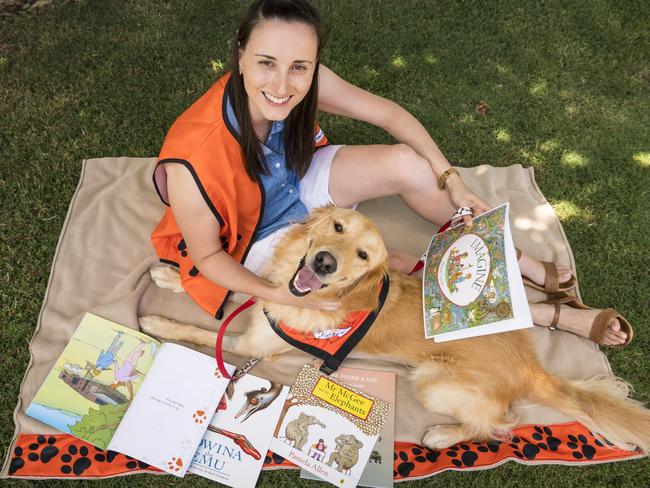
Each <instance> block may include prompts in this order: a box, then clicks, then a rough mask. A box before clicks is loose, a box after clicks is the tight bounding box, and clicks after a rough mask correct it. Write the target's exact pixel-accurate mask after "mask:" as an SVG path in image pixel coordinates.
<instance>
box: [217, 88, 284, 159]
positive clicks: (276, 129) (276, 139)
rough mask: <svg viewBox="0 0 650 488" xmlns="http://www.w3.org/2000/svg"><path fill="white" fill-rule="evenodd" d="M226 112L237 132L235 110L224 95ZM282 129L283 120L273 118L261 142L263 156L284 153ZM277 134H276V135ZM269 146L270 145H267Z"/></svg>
mask: <svg viewBox="0 0 650 488" xmlns="http://www.w3.org/2000/svg"><path fill="white" fill-rule="evenodd" d="M226 103H227V105H226V114H227V117H228V122H230V125H231V126H232V127H233V128H234V129H235V132H237V134H239V122H238V121H237V117H236V116H235V111H234V110H233V108H232V103H230V97H226ZM283 129H284V120H274V121H273V123H272V124H271V130H270V131H269V135H268V136H267V138H266V142H265V143H264V144H262V152H263V153H264V155H265V156H268V155H269V154H271V153H273V152H276V153H277V152H280V153H282V154H284V144H283V142H284V141H283V140H282V134H281V132H282V130H283ZM276 134H277V135H276ZM269 146H271V147H269Z"/></svg>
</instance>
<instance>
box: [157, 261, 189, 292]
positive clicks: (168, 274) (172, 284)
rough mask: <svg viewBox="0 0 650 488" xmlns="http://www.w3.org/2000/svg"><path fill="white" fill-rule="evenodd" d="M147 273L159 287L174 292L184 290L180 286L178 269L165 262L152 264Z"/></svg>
mask: <svg viewBox="0 0 650 488" xmlns="http://www.w3.org/2000/svg"><path fill="white" fill-rule="evenodd" d="M149 274H150V275H151V280H152V281H153V282H154V284H155V285H156V286H158V287H159V288H164V289H165V290H172V291H173V292H175V293H181V292H183V291H185V290H183V287H182V286H181V276H180V273H179V272H178V269H176V268H174V267H172V266H167V265H165V264H159V265H156V266H153V267H152V268H151V269H150V270H149Z"/></svg>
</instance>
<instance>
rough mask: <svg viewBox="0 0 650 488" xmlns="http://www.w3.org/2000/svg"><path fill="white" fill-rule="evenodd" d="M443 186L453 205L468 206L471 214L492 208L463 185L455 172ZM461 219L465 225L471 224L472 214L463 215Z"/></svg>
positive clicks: (458, 206)
mask: <svg viewBox="0 0 650 488" xmlns="http://www.w3.org/2000/svg"><path fill="white" fill-rule="evenodd" d="M445 187H446V189H447V191H448V192H449V195H450V196H451V201H452V202H454V205H456V207H457V208H460V207H469V208H471V209H472V213H473V215H479V214H482V213H483V212H487V211H488V210H490V209H491V208H492V207H490V206H489V205H488V204H487V203H485V202H484V201H483V200H481V199H480V198H479V197H477V196H476V195H475V194H474V193H472V192H471V191H470V190H469V188H467V186H465V183H463V180H461V179H460V176H458V175H456V174H454V175H451V176H450V177H449V178H447V181H446V182H445ZM463 221H464V222H465V225H472V216H471V215H465V216H464V217H463Z"/></svg>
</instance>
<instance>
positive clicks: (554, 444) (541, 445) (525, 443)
mask: <svg viewBox="0 0 650 488" xmlns="http://www.w3.org/2000/svg"><path fill="white" fill-rule="evenodd" d="M569 437H573V436H569ZM583 437H584V436H583ZM561 444H562V441H561V440H560V439H559V438H557V437H555V436H554V435H553V430H551V428H550V427H546V426H545V427H539V426H537V425H536V426H534V432H533V433H532V434H531V439H530V440H526V439H521V438H519V437H517V436H515V437H513V438H512V439H511V440H510V447H512V448H513V449H514V454H515V456H517V457H518V458H519V459H528V460H532V459H535V458H536V457H537V455H538V454H539V453H540V452H541V451H553V452H557V451H558V449H559V447H560V445H561ZM592 457H593V456H592ZM589 459H591V458H589Z"/></svg>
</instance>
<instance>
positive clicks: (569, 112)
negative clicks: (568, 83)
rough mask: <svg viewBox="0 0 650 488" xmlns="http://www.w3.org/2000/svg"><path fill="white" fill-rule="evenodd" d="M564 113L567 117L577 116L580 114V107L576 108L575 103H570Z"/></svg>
mask: <svg viewBox="0 0 650 488" xmlns="http://www.w3.org/2000/svg"><path fill="white" fill-rule="evenodd" d="M564 112H565V113H566V114H567V115H575V114H577V113H578V107H576V106H575V105H574V104H573V103H570V104H569V105H567V106H566V107H564Z"/></svg>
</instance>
